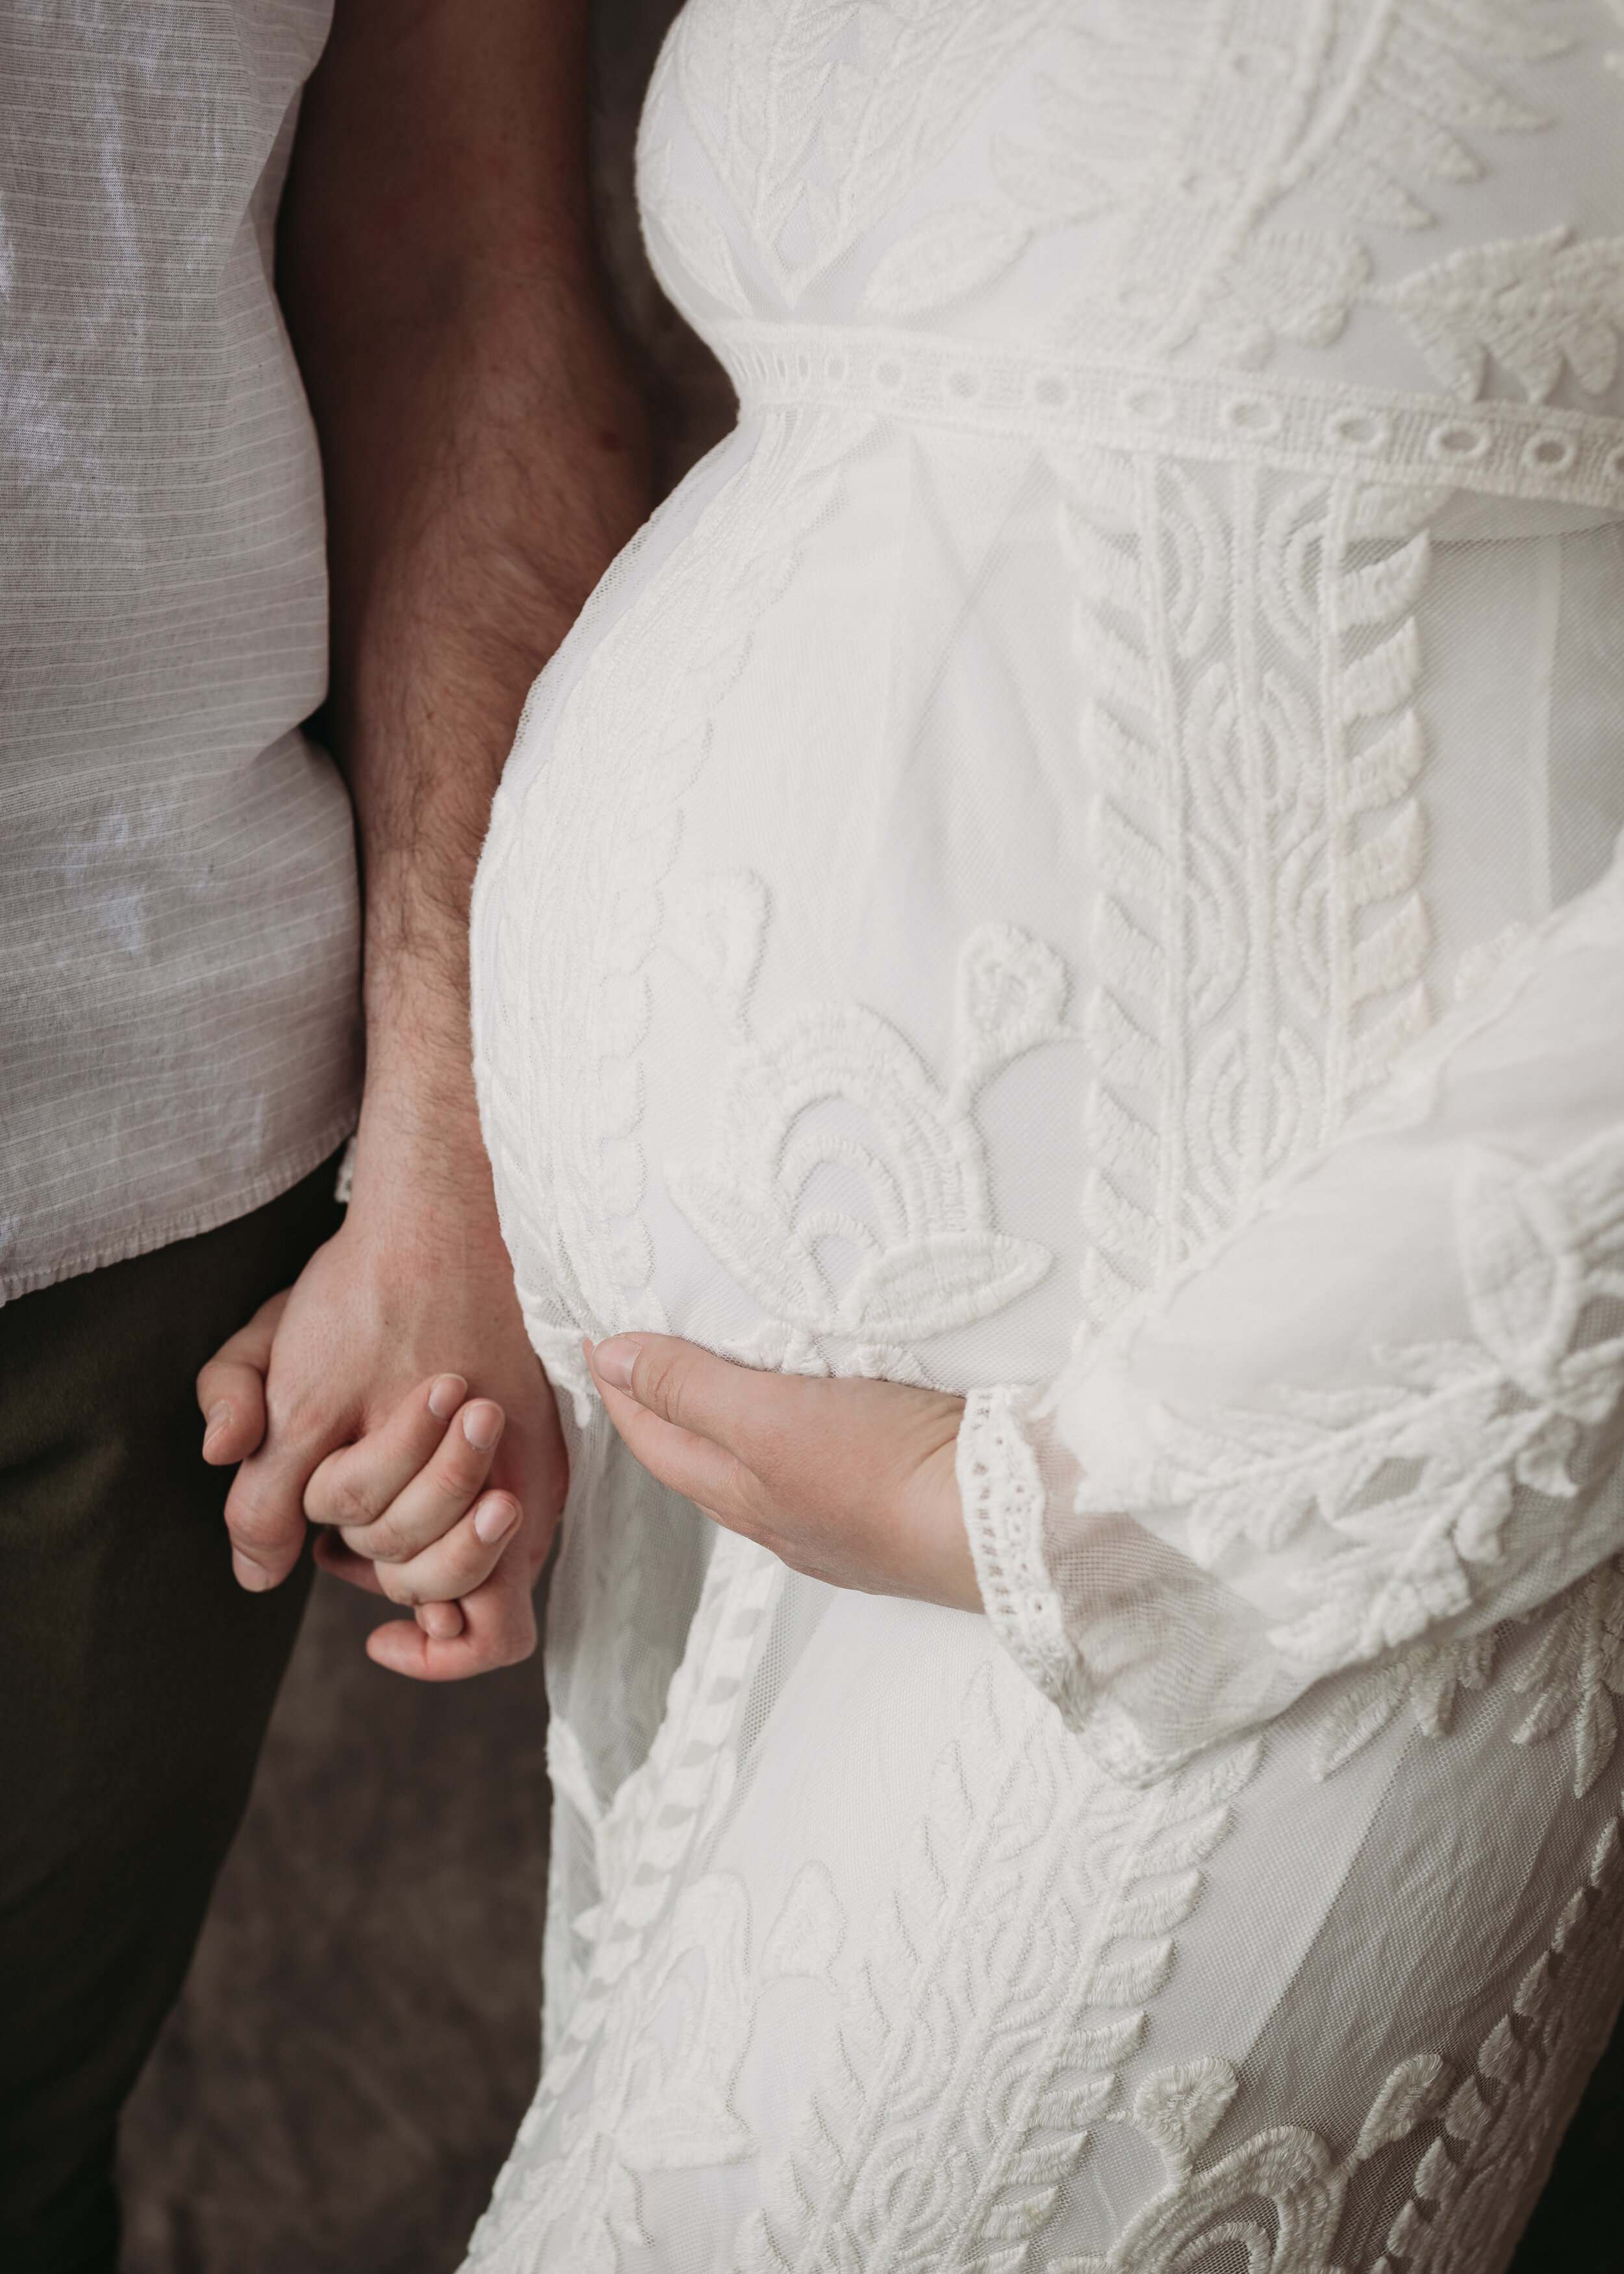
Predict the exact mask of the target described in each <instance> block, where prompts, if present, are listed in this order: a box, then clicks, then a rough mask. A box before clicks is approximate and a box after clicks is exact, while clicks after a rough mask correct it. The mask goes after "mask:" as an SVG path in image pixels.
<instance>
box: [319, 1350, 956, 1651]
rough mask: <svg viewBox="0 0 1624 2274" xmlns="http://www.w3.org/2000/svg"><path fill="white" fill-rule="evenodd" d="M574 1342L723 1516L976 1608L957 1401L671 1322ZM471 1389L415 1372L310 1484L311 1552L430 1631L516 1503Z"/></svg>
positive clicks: (841, 1572)
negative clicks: (698, 1338)
mask: <svg viewBox="0 0 1624 2274" xmlns="http://www.w3.org/2000/svg"><path fill="white" fill-rule="evenodd" d="M585 1348H586V1352H587V1356H588V1360H589V1363H590V1367H591V1369H592V1377H593V1380H594V1381H595V1382H596V1383H597V1385H598V1390H599V1392H600V1394H601V1395H602V1397H603V1400H604V1404H605V1408H606V1410H607V1412H608V1414H609V1418H610V1419H611V1420H612V1421H613V1424H614V1427H616V1429H617V1430H619V1432H620V1435H621V1436H622V1437H623V1438H624V1440H625V1442H626V1443H627V1444H628V1447H629V1448H630V1449H631V1450H632V1452H633V1453H635V1455H636V1457H637V1458H638V1459H639V1460H640V1461H641V1462H642V1463H643V1466H644V1467H645V1468H646V1469H648V1470H650V1472H651V1473H652V1474H653V1475H655V1476H656V1477H658V1479H659V1480H660V1481H661V1482H662V1483H664V1484H666V1485H669V1486H670V1487H672V1488H673V1490H674V1491H677V1492H680V1493H681V1494H682V1495H684V1497H685V1498H687V1499H688V1500H691V1501H693V1502H695V1503H696V1504H697V1505H698V1506H699V1507H700V1508H701V1509H703V1510H704V1512H705V1513H706V1514H707V1515H708V1516H710V1517H712V1518H714V1520H715V1521H716V1522H717V1523H718V1524H720V1525H725V1526H726V1528H727V1529H728V1530H729V1531H733V1532H742V1533H744V1534H745V1535H746V1536H747V1537H748V1538H749V1539H752V1540H758V1541H759V1542H760V1543H761V1544H762V1545H763V1547H769V1548H771V1550H772V1552H773V1553H774V1554H775V1555H778V1556H779V1557H780V1558H781V1559H782V1560H783V1561H784V1562H786V1563H787V1564H789V1565H790V1566H791V1568H792V1569H793V1570H798V1571H803V1572H806V1573H808V1575H809V1576H811V1577H814V1578H817V1579H823V1580H825V1581H827V1582H828V1583H829V1584H830V1585H834V1586H838V1587H850V1588H853V1589H857V1590H860V1591H861V1592H862V1593H868V1594H887V1595H905V1596H912V1597H914V1598H916V1599H918V1600H922V1601H926V1602H934V1603H940V1604H944V1605H946V1606H948V1607H950V1608H956V1609H962V1610H979V1609H980V1608H981V1595H980V1592H979V1590H978V1588H977V1586H976V1581H975V1572H974V1565H973V1563H972V1561H971V1557H970V1550H969V1545H968V1542H967V1540H966V1536H965V1528H964V1517H963V1513H962V1509H961V1506H960V1502H959V1487H958V1483H957V1480H956V1476H955V1472H954V1455H955V1449H956V1445H957V1439H958V1431H959V1418H960V1415H961V1413H962V1411H963V1407H962V1404H961V1401H960V1400H959V1399H958V1398H956V1397H947V1396H944V1395H943V1394H941V1393H940V1392H937V1391H934V1390H922V1389H911V1388H909V1387H907V1386H906V1385H904V1384H901V1383H898V1382H871V1381H853V1380H838V1381H836V1380H829V1379H826V1378H822V1377H808V1376H806V1375H800V1374H761V1373H756V1372H753V1371H751V1370H750V1369H748V1368H747V1367H740V1366H734V1365H733V1364H731V1363H730V1362H729V1361H727V1360H726V1359H719V1358H716V1357H713V1356H712V1355H711V1353H710V1352H706V1351H703V1350H701V1349H699V1348H698V1347H697V1346H696V1345H695V1344H692V1343H688V1342H681V1341H679V1340H677V1339H676V1338H675V1337H671V1336H667V1335H644V1334H639V1335H621V1336H616V1337H614V1338H613V1340H610V1341H606V1342H603V1343H599V1344H597V1345H596V1347H594V1346H593V1345H592V1344H586V1345H585ZM467 1392H468V1385H467V1383H466V1382H465V1381H464V1380H463V1379H462V1377H461V1376H460V1375H455V1374H439V1375H435V1376H431V1377H429V1378H428V1379H427V1380H425V1381H424V1382H419V1383H418V1384H417V1387H416V1388H415V1389H412V1390H411V1391H410V1393H409V1394H408V1396H407V1397H404V1398H403V1399H402V1401H401V1402H400V1404H398V1405H397V1406H396V1407H395V1410H394V1412H392V1413H390V1414H389V1415H388V1417H387V1419H386V1420H384V1421H383V1422H382V1423H381V1424H380V1425H379V1426H378V1427H376V1428H374V1429H372V1430H371V1431H370V1432H369V1433H368V1434H366V1435H365V1436H363V1437H362V1438H360V1439H359V1440H358V1441H357V1442H356V1443H354V1444H352V1445H349V1446H345V1447H343V1448H342V1449H339V1450H337V1451H335V1452H334V1453H331V1454H329V1455H328V1457H327V1459H325V1460H324V1461H323V1462H322V1463H321V1465H320V1467H318V1468H317V1469H316V1471H315V1472H314V1473H313V1474H312V1477H311V1479H310V1481H309V1483H308V1485H307V1486H306V1487H305V1515H306V1516H307V1517H309V1519H310V1521H311V1522H312V1524H315V1525H320V1526H322V1527H323V1530H322V1532H321V1533H320V1538H319V1540H318V1543H317V1547H316V1558H317V1561H318V1562H320V1563H321V1564H322V1565H324V1566H325V1567H326V1568H327V1570H332V1571H335V1572H336V1573H338V1574H339V1575H340V1576H341V1577H345V1578H349V1579H351V1580H355V1581H358V1582H359V1584H361V1585H368V1584H371V1585H373V1586H375V1587H377V1588H378V1589H380V1591H381V1592H382V1593H386V1594H387V1595H388V1596H389V1597H390V1598H391V1599H392V1600H395V1602H398V1603H402V1604H406V1605H411V1606H413V1607H415V1608H416V1609H417V1619H418V1623H419V1624H420V1625H422V1626H423V1627H425V1629H426V1630H427V1631H428V1633H429V1634H430V1635H431V1636H432V1635H433V1634H434V1633H435V1630H436V1623H437V1622H439V1621H440V1620H443V1619H447V1618H448V1619H450V1620H455V1619H456V1617H457V1613H456V1612H455V1610H454V1609H449V1608H448V1606H449V1603H450V1601H451V1600H452V1599H456V1598H462V1597H463V1596H465V1595H466V1593H468V1592H469V1591H470V1589H477V1587H478V1586H479V1585H481V1584H482V1582H483V1581H484V1579H485V1577H486V1575H487V1574H488V1572H489V1571H490V1570H491V1569H492V1566H493V1565H494V1563H495V1562H496V1560H497V1558H498V1556H499V1555H500V1551H501V1544H502V1542H503V1541H504V1540H505V1539H506V1538H507V1537H508V1533H509V1532H511V1531H512V1529H513V1527H514V1526H515V1525H516V1523H517V1522H518V1517H519V1510H518V1505H517V1502H515V1499H514V1497H513V1495H511V1494H508V1493H505V1492H502V1491H500V1490H492V1489H487V1488H486V1487H487V1480H488V1477H489V1472H490V1466H491V1460H492V1453H493V1450H494V1448H495V1446H496V1444H497V1442H499V1440H500V1434H501V1430H502V1427H503V1421H504V1416H503V1414H502V1412H501V1409H500V1407H499V1406H498V1405H496V1404H495V1403H494V1402H493V1401H492V1399H490V1398H487V1397H473V1398H470V1397H468V1394H467ZM369 1565H370V1566H371V1567H372V1570H371V1576H370V1578H369V1576H368V1573H367V1567H368V1566H369ZM446 1631H449V1632H455V1628H454V1627H448V1628H447V1630H446Z"/></svg>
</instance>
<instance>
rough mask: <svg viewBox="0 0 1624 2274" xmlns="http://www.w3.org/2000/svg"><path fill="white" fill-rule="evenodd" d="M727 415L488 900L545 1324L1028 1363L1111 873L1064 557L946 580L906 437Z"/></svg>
mask: <svg viewBox="0 0 1624 2274" xmlns="http://www.w3.org/2000/svg"><path fill="white" fill-rule="evenodd" d="M830 456H831V450H830V445H829V438H828V436H827V435H826V434H825V435H823V436H822V437H821V438H819V437H814V436H808V434H806V433H801V435H799V436H797V435H796V434H795V433H793V432H790V433H784V432H780V433H778V435H777V436H776V437H773V436H769V437H768V438H766V439H764V440H763V438H761V437H759V436H758V437H756V438H753V439H752V438H745V437H741V439H740V441H739V442H738V443H737V444H736V445H735V450H734V463H733V464H732V465H727V464H724V466H723V467H722V468H721V469H720V470H718V471H719V475H720V478H719V479H718V478H716V475H715V474H714V473H713V475H712V478H711V491H710V495H709V496H708V497H705V496H703V495H702V496H701V497H700V498H698V499H696V500H694V501H688V526H687V527H686V528H684V527H683V526H681V521H680V516H678V517H677V523H678V525H677V526H676V527H675V528H674V529H673V528H672V527H670V526H669V525H667V526H665V527H663V528H660V529H658V530H657V531H656V535H655V538H654V540H653V541H651V543H650V546H649V547H648V548H647V552H646V553H645V555H644V557H643V559H641V560H640V561H637V562H635V563H634V564H632V566H631V568H630V569H629V571H628V576H627V578H626V580H625V583H624V584H623V586H622V587H621V589H620V591H619V592H618V593H617V594H616V595H615V607H616V611H617V613H616V614H614V616H613V621H607V622H605V621H603V617H604V616H605V614H607V610H606V609H605V610H602V611H600V613H599V618H598V621H595V622H594V621H590V620H589V621H586V622H583V628H582V635H581V637H580V638H579V639H578V640H577V642H576V643H575V646H574V649H573V651H571V653H569V654H568V656H567V657H566V658H564V659H560V662H561V665H562V666H563V668H562V670H561V671H560V674H559V677H560V681H568V684H567V685H562V684H561V685H560V686H558V687H555V688H554V689H552V690H551V691H550V693H548V692H547V691H545V690H544V699H543V700H541V701H539V702H538V704H536V705H534V706H533V715H532V717H531V718H530V721H529V722H528V724H527V726H526V727H525V729H524V730H523V733H522V735H521V740H520V743H519V746H518V749H516V751H515V761H514V764H513V767H512V768H511V769H510V773H509V779H508V782H507V783H506V784H505V786H504V792H503V795H502V799H501V801H500V805H499V811H498V817H497V821H496V824H495V826H494V828H493V832H492V844H491V847H490V848H489V849H488V851H487V855H486V859H485V867H484V870H483V871H482V877H481V886H480V893H479V899H478V905H477V925H476V961H477V1005H476V1014H477V1034H478V1057H479V1061H480V1075H481V1085H482V1102H483V1104H484V1108H485V1118H486V1127H487V1133H488V1135H489V1136H490V1137H491V1140H492V1156H493V1159H494V1161H495V1164H496V1172H497V1180H498V1187H499V1196H500V1200H501V1202H502V1207H503V1215H504V1223H505V1224H506V1226H507V1228H508V1233H509V1238H510V1241H511V1243H512V1244H513V1246H514V1247H515V1257H516V1260H517V1261H518V1265H519V1276H520V1284H521V1293H522V1295H523V1299H524V1300H525V1305H526V1311H527V1315H528V1316H529V1318H530V1323H531V1329H532V1332H533V1333H534V1334H535V1335H536V1337H537V1340H538V1348H540V1349H541V1350H542V1352H543V1355H544V1357H545V1358H547V1359H548V1360H549V1362H550V1363H552V1364H553V1365H555V1366H560V1367H563V1368H565V1369H566V1370H568V1368H569V1367H570V1366H571V1365H572V1364H573V1363H574V1359H575V1339H576V1337H578V1336H579V1335H580V1334H581V1333H583V1332H585V1333H589V1334H592V1335H597V1334H601V1333H604V1332H607V1331H613V1330H615V1329H621V1328H626V1327H632V1326H637V1325H643V1326H648V1327H659V1328H665V1329H669V1330H671V1331H673V1332H675V1333H680V1334H683V1335H688V1336H690V1337H694V1338H695V1339H697V1340H700V1341H702V1342H704V1343H706V1344H709V1345H710V1346H711V1347H712V1348H716V1349H720V1350H723V1351H726V1352H729V1353H730V1354H733V1355H735V1356H737V1357H740V1358H742V1359H748V1360H749V1361H751V1362H753V1363H756V1364H763V1365H770V1366H775V1367H795V1368H806V1369H814V1370H821V1369H823V1368H825V1367H832V1368H834V1369H836V1370H838V1371H853V1370H860V1371H878V1372H884V1373H887V1374H892V1375H895V1376H898V1377H900V1378H905V1379H906V1378H911V1379H916V1380H930V1381H936V1382H942V1383H944V1385H946V1386H949V1387H966V1386H968V1384H969V1383H971V1382H974V1381H977V1380H988V1379H995V1378H1002V1379H1011V1378H1015V1379H1021V1378H1036V1377H1041V1376H1042V1375H1044V1374H1048V1373H1050V1372H1051V1371H1053V1369H1054V1367H1056V1365H1057V1363H1058V1361H1059V1359H1060V1358H1061V1357H1062V1356H1063V1355H1064V1350H1065V1347H1066V1345H1067V1344H1068V1342H1069V1340H1070V1337H1071V1330H1072V1327H1073V1324H1074V1321H1075V1319H1076V1315H1077V1312H1078V1308H1079V1304H1078V1299H1077V1292H1076V1289H1077V1269H1078V1265H1079V1256H1080V1248H1081V1239H1082V1235H1081V1227H1080V1222H1079V1209H1078V1203H1079V1187H1080V1178H1081V1172H1082V1161H1081V1143H1082V1138H1081V1130H1082V1111H1081V1101H1082V1091H1083V1069H1082V1066H1081V1064H1080V1062H1079V1061H1080V1058H1081V1053H1080V1051H1079V1049H1078V1046H1077V1043H1076V1040H1075V1037H1074V1035H1073V1033H1072V1030H1071V1025H1070V1023H1069V1013H1070V1009H1071V998H1072V997H1073V995H1074V993H1075V991H1076V988H1077V983H1078V979H1079V970H1078V963H1079V952H1080V940H1081V936H1082V933H1083V930H1084V927H1085V923H1086V906H1087V897H1088V895H1087V886H1086V876H1085V873H1084V867H1083V862H1082V856H1081V852H1080V841H1081V828H1080V807H1081V803H1082V800H1081V797H1080V794H1079V787H1078V784H1077V779H1076V777H1077V759H1076V756H1075V732H1076V728H1075V713H1074V709H1073V707H1072V700H1071V690H1070V689H1069V688H1068V686H1067V684H1066V681H1067V676H1068V666H1067V664H1066V648H1065V628H1064V608H1063V606H1061V605H1059V604H1058V603H1057V601H1056V597H1055V596H1056V594H1058V593H1062V592H1063V591H1064V580H1063V579H1062V578H1061V577H1060V576H1057V575H1056V574H1055V573H1054V570H1055V566H1056V564H1055V563H1054V561H1053V560H1052V557H1051V556H1050V555H1049V551H1048V547H1047V545H1046V543H1045V542H1044V541H1043V539H1042V535H1041V531H1038V532H1034V531H1031V530H1028V529H1026V528H1025V527H1024V526H1023V525H1022V523H1021V522H1020V518H1019V513H1015V514H1012V515H1011V516H1006V518H1005V523H1004V535H1003V538H1002V550H1001V554H1000V558H999V561H998V562H997V564H996V566H995V568H994V569H993V570H992V571H990V572H989V569H988V566H987V564H986V562H985V561H983V562H982V563H981V565H980V568H979V569H978V571H977V574H976V576H975V577H974V579H971V578H970V577H969V576H966V573H965V571H964V569H963V568H962V566H961V565H960V564H959V563H958V562H957V561H951V560H949V559H946V558H944V560H943V561H940V562H938V564H937V567H938V569H939V571H940V574H939V576H938V577H937V580H936V585H935V586H934V588H931V587H927V586H925V585H923V584H921V579H920V578H919V576H918V575H917V574H916V573H914V572H915V571H916V569H917V562H916V561H913V560H912V559H911V556H910V552H909V547H908V546H907V545H906V543H905V541H904V532H905V531H906V530H907V529H908V528H909V527H910V526H912V525H913V523H914V518H915V516H914V514H913V512H912V511H911V508H912V507H913V506H914V505H915V504H916V503H917V501H916V499H915V498H914V496H913V495H912V485H913V483H914V480H915V478H916V476H915V473H914V471H913V470H911V469H910V466H909V464H908V462H907V458H906V452H901V451H893V452H890V453H888V452H887V451H886V450H885V449H883V448H878V449H871V450H870V451H869V453H868V456H863V455H862V439H861V437H859V438H857V439H856V441H855V443H854V446H853V453H852V458H851V463H849V464H846V465H844V466H842V465H841V464H840V463H839V459H838V454H835V457H836V463H835V468H834V471H832V472H831V467H830V465H829V463H827V462H828V460H829V457H830Z"/></svg>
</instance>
